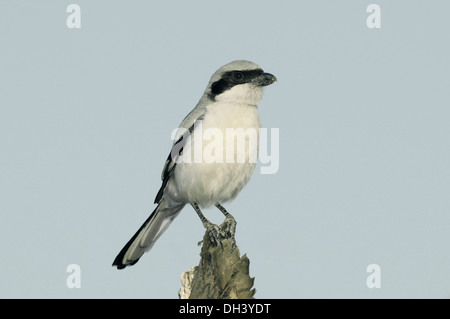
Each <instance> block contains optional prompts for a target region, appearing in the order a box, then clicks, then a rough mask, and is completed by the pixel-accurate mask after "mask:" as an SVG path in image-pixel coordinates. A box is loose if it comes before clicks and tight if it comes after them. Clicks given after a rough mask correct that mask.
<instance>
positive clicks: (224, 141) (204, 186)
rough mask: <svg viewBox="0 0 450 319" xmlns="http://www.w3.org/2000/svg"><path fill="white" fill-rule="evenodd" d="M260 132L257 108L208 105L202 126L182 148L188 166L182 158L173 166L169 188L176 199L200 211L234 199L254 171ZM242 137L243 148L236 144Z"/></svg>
mask: <svg viewBox="0 0 450 319" xmlns="http://www.w3.org/2000/svg"><path fill="white" fill-rule="evenodd" d="M198 124H200V123H198ZM259 128H260V122H259V115H258V111H257V108H256V106H252V105H248V104H245V105H243V104H235V103H227V102H217V103H212V104H210V105H209V106H208V107H207V113H206V115H205V117H204V120H203V121H202V123H201V126H197V127H196V128H195V130H194V133H193V135H192V136H191V139H190V141H189V142H188V143H187V145H185V147H184V148H183V154H184V155H186V154H190V155H191V156H190V163H187V162H188V161H189V159H188V158H187V157H184V160H183V162H182V163H179V164H177V166H176V169H175V172H174V183H171V184H172V185H171V188H172V187H175V185H176V190H175V189H174V191H176V193H177V197H178V198H179V199H180V200H183V201H185V202H188V203H193V202H196V203H197V204H199V205H200V206H201V207H208V206H211V205H214V204H216V203H218V202H226V201H229V200H232V199H234V198H235V197H236V196H237V194H238V193H239V192H240V191H241V190H242V188H243V187H244V186H245V185H246V184H247V182H248V181H249V179H250V177H251V175H252V174H253V171H254V169H255V166H256V159H257V157H258V144H259ZM232 133H235V135H232ZM242 134H243V135H242ZM242 137H243V138H244V140H245V145H244V147H242V145H240V144H239V143H238V139H240V138H242ZM199 142H200V143H199ZM221 145H222V148H221ZM199 150H201V153H202V154H201V155H202V159H201V161H199V158H198V154H199ZM196 151H197V154H194V153H195V152H196ZM196 155H197V158H195V156H196ZM220 159H222V160H220Z"/></svg>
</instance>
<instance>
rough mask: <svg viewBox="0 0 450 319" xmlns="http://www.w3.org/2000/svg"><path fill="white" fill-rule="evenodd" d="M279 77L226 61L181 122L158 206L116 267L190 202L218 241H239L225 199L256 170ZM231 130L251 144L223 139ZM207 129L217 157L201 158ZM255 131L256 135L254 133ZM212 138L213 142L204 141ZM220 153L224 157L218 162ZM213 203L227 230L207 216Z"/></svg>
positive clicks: (145, 247) (135, 256)
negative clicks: (267, 95) (266, 102)
mask: <svg viewBox="0 0 450 319" xmlns="http://www.w3.org/2000/svg"><path fill="white" fill-rule="evenodd" d="M275 81H277V78H276V77H275V76H274V75H273V74H270V73H266V72H264V71H263V69H262V68H261V67H260V66H259V65H257V64H256V63H253V62H251V61H247V60H236V61H232V62H230V63H228V64H225V65H223V66H222V67H220V68H219V69H218V70H217V71H216V72H215V73H214V74H213V75H212V76H211V78H210V81H209V83H208V85H207V87H206V89H205V91H204V93H203V95H202V96H201V98H200V100H199V102H198V104H197V105H196V106H195V108H194V109H193V110H192V111H191V112H190V113H189V114H188V115H187V116H186V117H185V118H184V120H183V121H182V122H181V124H180V125H179V127H178V129H177V131H176V134H175V136H174V138H173V141H174V142H173V145H172V149H171V152H170V153H169V156H168V157H167V160H166V162H165V165H164V168H163V171H162V174H161V180H162V185H161V187H160V189H159V191H158V193H157V195H156V198H155V204H157V206H156V208H155V209H154V211H153V212H152V213H151V215H150V216H149V217H148V218H147V220H146V221H145V222H144V223H143V224H142V226H141V227H140V228H139V229H138V231H137V232H136V233H135V234H134V236H133V237H131V239H130V240H129V241H128V242H127V243H126V244H125V246H124V247H123V248H122V250H121V251H120V252H119V254H118V255H117V256H116V258H115V259H114V261H113V264H112V266H115V267H117V269H124V268H126V267H127V266H132V265H134V264H136V263H137V262H138V261H139V259H140V258H141V256H142V255H143V254H144V253H145V252H147V251H149V250H150V249H151V248H152V247H153V245H154V244H155V242H156V241H157V240H158V238H160V236H161V235H162V234H163V233H164V231H165V230H166V229H167V228H168V227H169V225H170V224H171V223H172V221H173V220H174V219H175V218H176V217H177V216H178V214H179V213H180V212H181V210H182V209H183V208H184V207H185V206H186V205H187V204H189V205H191V206H192V207H193V209H194V210H195V212H196V213H197V214H198V216H199V217H200V220H201V222H202V223H203V226H204V227H205V229H206V231H207V232H208V234H209V238H210V240H211V242H212V243H213V244H215V245H218V244H220V245H222V243H221V239H223V238H232V239H233V240H234V234H235V231H236V220H235V219H234V217H233V216H232V215H231V214H230V213H229V212H228V211H227V210H226V209H225V208H224V207H223V206H222V204H223V203H225V202H229V201H231V200H233V199H235V198H236V196H237V195H238V194H239V192H240V191H241V190H242V189H243V188H244V186H245V185H246V184H247V183H248V181H249V180H250V177H251V176H252V174H253V171H254V169H255V166H256V160H254V159H255V158H256V157H257V155H258V143H259V141H258V138H259V129H260V119H259V114H258V105H259V103H260V101H261V98H262V93H263V87H265V86H268V85H270V84H272V83H274V82H275ZM230 129H232V130H241V132H245V134H246V135H245V136H244V138H245V141H246V142H247V144H246V145H245V146H248V147H245V149H244V150H242V148H241V149H240V150H241V152H239V149H237V148H238V147H237V145H235V144H234V143H231V144H230V141H226V143H219V142H223V140H222V139H225V137H227V133H229V130H230ZM208 130H209V131H212V132H215V133H216V135H215V138H216V139H217V141H216V142H217V143H216V144H215V145H216V146H217V148H216V149H215V150H214V151H215V152H210V154H212V153H215V154H213V155H212V156H213V160H211V158H209V159H208V158H201V159H200V160H199V159H198V158H196V155H197V154H200V156H201V155H205V154H208V152H206V148H208V147H209V151H211V143H212V142H211V141H210V140H209V139H208V138H207V137H206V136H205V135H206V134H205V133H206V132H207V131H208ZM252 132H255V134H250V133H252ZM247 133H248V134H247ZM228 136H229V135H228ZM236 136H238V134H237V135H236ZM252 136H253V137H254V136H256V139H257V140H256V146H255V145H254V144H253V146H252V145H251V143H250V142H251V141H250V140H251V137H252ZM209 138H210V139H211V136H209ZM207 140H208V141H209V144H207V143H205V141H207ZM233 141H235V138H234V137H233ZM213 146H214V145H213ZM196 151H197V153H196ZM220 155H222V161H220ZM217 156H219V157H217ZM239 156H240V157H239ZM197 157H198V156H197ZM206 157H207V156H206ZM217 158H219V160H216V161H214V159H217ZM252 159H253V160H252ZM213 206H215V207H217V208H218V209H219V210H220V211H221V212H222V213H223V214H224V216H225V220H224V224H225V225H226V227H225V229H223V228H219V226H217V225H215V224H213V223H212V222H210V221H209V220H208V219H207V218H206V217H205V216H204V215H203V213H202V209H204V208H209V207H213ZM222 247H223V246H222Z"/></svg>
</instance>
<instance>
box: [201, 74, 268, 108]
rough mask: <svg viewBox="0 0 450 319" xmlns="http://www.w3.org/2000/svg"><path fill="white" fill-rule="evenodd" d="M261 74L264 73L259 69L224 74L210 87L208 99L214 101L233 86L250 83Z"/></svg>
mask: <svg viewBox="0 0 450 319" xmlns="http://www.w3.org/2000/svg"><path fill="white" fill-rule="evenodd" d="M263 73H264V71H263V70H261V69H256V70H246V71H229V72H226V73H224V74H223V75H222V78H221V79H220V80H218V81H216V82H214V83H213V84H212V85H211V93H209V94H208V97H209V98H210V99H211V100H213V101H214V100H215V98H216V96H217V95H219V94H222V93H223V92H225V91H227V90H229V89H231V88H232V87H233V86H236V85H239V84H245V83H250V82H252V81H253V80H254V79H255V78H257V77H259V76H260V75H261V74H263Z"/></svg>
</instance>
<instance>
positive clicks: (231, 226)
mask: <svg viewBox="0 0 450 319" xmlns="http://www.w3.org/2000/svg"><path fill="white" fill-rule="evenodd" d="M216 207H217V208H218V209H219V210H220V211H221V212H222V213H223V214H224V215H225V220H224V221H223V224H225V228H224V231H225V234H226V235H227V237H228V238H231V240H232V242H233V243H232V246H231V247H232V248H231V250H234V247H236V240H235V238H234V235H235V234H236V224H237V223H236V220H235V219H234V217H233V216H232V215H231V214H230V213H229V212H227V210H226V209H225V207H223V206H222V205H220V204H219V203H217V204H216Z"/></svg>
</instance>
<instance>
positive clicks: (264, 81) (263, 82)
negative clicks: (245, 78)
mask: <svg viewBox="0 0 450 319" xmlns="http://www.w3.org/2000/svg"><path fill="white" fill-rule="evenodd" d="M254 81H255V82H254V83H255V84H256V85H258V86H267V85H271V84H272V83H273V82H275V81H277V78H276V77H275V75H273V74H270V73H263V74H261V75H260V76H258V77H257V78H255V80H254Z"/></svg>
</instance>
